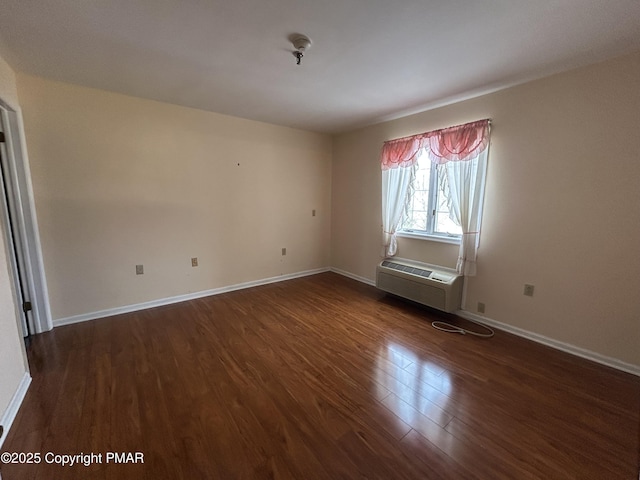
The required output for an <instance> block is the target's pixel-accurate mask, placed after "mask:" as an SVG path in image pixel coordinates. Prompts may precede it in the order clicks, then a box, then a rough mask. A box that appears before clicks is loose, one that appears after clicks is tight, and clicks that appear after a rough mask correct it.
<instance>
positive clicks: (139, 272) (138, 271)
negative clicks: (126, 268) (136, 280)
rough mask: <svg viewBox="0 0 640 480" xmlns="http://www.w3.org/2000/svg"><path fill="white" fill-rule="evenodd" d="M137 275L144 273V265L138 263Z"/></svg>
mask: <svg viewBox="0 0 640 480" xmlns="http://www.w3.org/2000/svg"><path fill="white" fill-rule="evenodd" d="M136 275H144V265H136Z"/></svg>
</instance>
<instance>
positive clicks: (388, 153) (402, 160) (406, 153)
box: [381, 135, 424, 170]
mask: <svg viewBox="0 0 640 480" xmlns="http://www.w3.org/2000/svg"><path fill="white" fill-rule="evenodd" d="M423 143H424V140H423V139H422V138H420V135H415V136H413V137H406V138H398V139H397V140H389V141H388V142H384V145H382V160H381V162H382V170H389V169H391V168H398V167H402V168H406V167H411V166H412V165H414V164H415V163H416V162H417V161H418V153H420V150H421V149H422V146H423Z"/></svg>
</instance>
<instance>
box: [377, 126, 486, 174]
mask: <svg viewBox="0 0 640 480" xmlns="http://www.w3.org/2000/svg"><path fill="white" fill-rule="evenodd" d="M489 125H490V121H489V120H488V119H486V120H479V121H477V122H471V123H465V124H464V125H458V126H455V127H449V128H443V129H441V130H434V131H432V132H426V133H421V134H418V135H413V136H411V137H404V138H398V139H396V140H389V141H388V142H384V145H383V146H382V157H381V161H380V163H381V167H382V170H388V169H391V168H399V167H410V166H412V165H414V164H415V162H416V161H417V158H418V154H419V153H420V152H421V150H423V149H424V150H425V152H426V154H427V155H428V156H429V158H430V159H431V161H432V162H434V163H437V164H443V163H447V162H460V161H465V160H471V159H472V158H475V157H477V156H478V155H479V154H480V153H482V152H483V151H484V150H485V149H486V148H487V145H488V144H489Z"/></svg>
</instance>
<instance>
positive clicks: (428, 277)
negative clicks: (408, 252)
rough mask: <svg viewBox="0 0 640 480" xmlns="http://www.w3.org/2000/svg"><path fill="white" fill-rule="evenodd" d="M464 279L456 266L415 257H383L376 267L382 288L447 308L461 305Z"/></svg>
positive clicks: (449, 309)
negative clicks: (435, 264)
mask: <svg viewBox="0 0 640 480" xmlns="http://www.w3.org/2000/svg"><path fill="white" fill-rule="evenodd" d="M462 281H463V277H461V276H459V275H458V274H457V273H456V272H455V271H454V270H451V269H448V268H445V267H436V266H432V265H426V264H421V263H419V262H414V261H411V260H400V259H398V261H390V260H383V261H382V262H381V263H380V264H379V265H378V267H377V269H376V287H378V288H379V289H380V290H384V291H385V292H389V293H392V294H394V295H398V296H399V297H403V298H407V299H409V300H413V301H414V302H418V303H422V304H423V305H427V306H429V307H433V308H436V309H438V310H443V311H445V312H454V311H456V310H457V309H458V308H460V298H461V294H462Z"/></svg>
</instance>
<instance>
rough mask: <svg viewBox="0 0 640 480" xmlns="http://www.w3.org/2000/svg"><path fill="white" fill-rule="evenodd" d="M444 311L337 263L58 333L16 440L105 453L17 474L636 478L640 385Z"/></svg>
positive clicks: (12, 474) (15, 448) (10, 475)
mask: <svg viewBox="0 0 640 480" xmlns="http://www.w3.org/2000/svg"><path fill="white" fill-rule="evenodd" d="M437 318H440V317H439V315H438V314H436V313H434V312H432V311H428V310H426V309H422V308H419V307H416V306H413V305H409V304H406V303H404V302H402V301H400V300H397V299H394V298H392V297H387V296H385V295H384V294H382V293H381V292H379V291H377V290H376V289H374V288H372V287H369V286H367V285H363V284H360V283H358V282H355V281H353V280H350V279H347V278H344V277H341V276H339V275H336V274H333V273H326V274H320V275H315V276H312V277H305V278H301V279H296V280H291V281H287V282H281V283H277V284H271V285H266V286H262V287H256V288H252V289H247V290H242V291H236V292H231V293H226V294H223V295H218V296H214V297H208V298H204V299H199V300H193V301H190V302H185V303H181V304H176V305H172V306H167V307H160V308H155V309H151V310H146V311H142V312H136V313H131V314H126V315H120V316H117V317H111V318H106V319H101V320H95V321H92V322H86V323H82V324H76V325H70V326H66V327H60V328H56V329H55V330H53V331H52V332H48V333H45V334H41V335H38V336H36V337H35V338H34V339H33V341H32V343H31V345H30V348H29V352H28V354H29V361H30V365H31V373H32V376H33V382H32V384H31V387H30V389H29V391H28V393H27V396H26V398H25V401H24V403H23V405H22V407H21V409H20V411H19V413H18V416H17V418H16V420H15V422H14V425H13V427H12V429H11V432H10V433H9V436H8V438H7V440H6V442H5V444H4V446H3V451H9V452H39V453H41V455H43V456H44V455H45V454H46V453H48V452H52V453H54V454H79V453H85V454H86V453H90V452H94V453H102V454H103V459H102V460H103V463H101V464H98V463H94V464H92V465H90V466H84V465H76V466H73V467H69V466H66V467H63V466H60V465H57V464H48V463H46V462H45V461H44V459H43V461H42V462H41V463H40V464H30V465H17V464H5V465H2V466H1V467H0V468H1V472H2V476H3V479H4V480H13V479H54V478H55V479H60V480H65V479H100V480H107V479H119V480H120V479H165V478H166V479H209V478H211V479H236V478H239V479H240V478H242V479H245V478H246V479H262V478H265V479H268V478H283V479H288V478H293V479H353V478H379V479H482V480H484V479H510V480H511V479H598V480H601V479H630V480H631V479H633V480H636V479H637V478H638V471H639V464H640V459H639V457H640V453H639V452H640V448H639V444H640V440H639V435H640V418H639V417H640V378H638V377H634V376H632V375H628V374H625V373H621V372H618V371H615V370H613V369H609V368H606V367H603V366H600V365H597V364H594V363H591V362H588V361H586V360H582V359H579V358H577V357H574V356H571V355H568V354H565V353H562V352H558V351H555V350H553V349H550V348H547V347H544V346H541V345H538V344H535V343H532V342H529V341H526V340H524V339H521V338H518V337H515V336H512V335H509V334H506V333H503V332H497V333H496V336H495V337H494V338H492V339H490V340H484V339H479V338H471V337H469V336H461V335H454V334H446V333H443V332H440V331H437V330H435V329H433V328H431V326H430V322H431V320H433V319H437ZM458 321H460V322H462V320H458ZM106 452H142V453H143V454H144V464H113V463H109V464H106V463H105V457H104V455H105V454H106Z"/></svg>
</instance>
